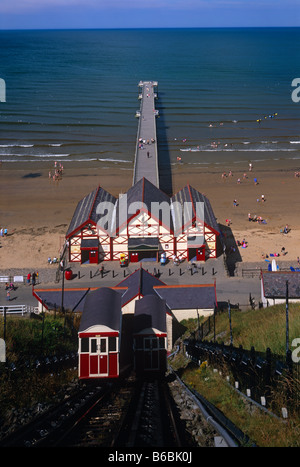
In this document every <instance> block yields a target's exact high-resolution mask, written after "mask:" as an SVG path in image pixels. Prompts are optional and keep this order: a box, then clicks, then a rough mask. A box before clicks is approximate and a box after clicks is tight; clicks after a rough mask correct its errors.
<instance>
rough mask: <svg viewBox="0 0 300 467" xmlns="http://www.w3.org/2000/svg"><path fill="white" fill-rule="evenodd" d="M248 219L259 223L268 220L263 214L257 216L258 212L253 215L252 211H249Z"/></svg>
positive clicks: (264, 222)
mask: <svg viewBox="0 0 300 467" xmlns="http://www.w3.org/2000/svg"><path fill="white" fill-rule="evenodd" d="M248 221H249V222H258V223H259V224H262V223H263V224H266V221H265V220H264V219H263V218H262V217H261V216H257V215H256V214H254V216H251V214H250V212H249V213H248Z"/></svg>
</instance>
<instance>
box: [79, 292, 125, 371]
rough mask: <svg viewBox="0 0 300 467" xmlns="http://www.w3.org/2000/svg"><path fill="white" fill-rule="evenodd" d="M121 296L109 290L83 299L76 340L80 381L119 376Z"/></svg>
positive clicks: (92, 293) (90, 294) (93, 293)
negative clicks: (77, 338)
mask: <svg viewBox="0 0 300 467" xmlns="http://www.w3.org/2000/svg"><path fill="white" fill-rule="evenodd" d="M121 325H122V310H121V293H120V291H116V290H113V289H110V288H106V287H103V288H100V289H96V290H94V291H91V292H90V293H89V294H88V295H87V298H86V301H85V304H84V309H83V313H82V317H81V322H80V327H79V332H78V337H79V349H78V357H79V358H78V360H79V364H78V373H79V378H80V379H93V378H117V377H118V376H119V374H120V365H119V357H120V344H121V342H120V336H121Z"/></svg>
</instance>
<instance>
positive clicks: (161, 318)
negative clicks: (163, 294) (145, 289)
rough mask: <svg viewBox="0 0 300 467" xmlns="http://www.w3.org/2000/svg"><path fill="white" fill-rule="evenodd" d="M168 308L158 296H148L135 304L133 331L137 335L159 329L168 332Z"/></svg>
mask: <svg viewBox="0 0 300 467" xmlns="http://www.w3.org/2000/svg"><path fill="white" fill-rule="evenodd" d="M167 311H168V310H167V307H166V302H165V300H162V299H161V298H159V297H158V296H157V295H146V296H145V297H144V298H142V299H141V300H137V301H136V302H135V311H134V319H133V330H134V332H135V333H138V332H141V331H142V330H144V329H149V328H152V329H157V330H158V331H161V332H164V333H165V332H167V320H166V314H167Z"/></svg>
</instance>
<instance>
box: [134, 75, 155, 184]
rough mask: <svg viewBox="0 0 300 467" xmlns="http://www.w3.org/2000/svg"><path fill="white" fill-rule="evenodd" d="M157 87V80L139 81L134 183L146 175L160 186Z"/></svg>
mask: <svg viewBox="0 0 300 467" xmlns="http://www.w3.org/2000/svg"><path fill="white" fill-rule="evenodd" d="M156 87H157V82H156V81H140V82H139V88H140V93H139V98H140V101H141V105H140V110H139V111H137V116H138V118H139V124H138V131H137V141H136V151H135V163H134V171H133V185H135V184H136V183H137V182H138V181H139V180H141V179H142V178H143V177H145V178H147V179H148V180H149V181H150V182H151V183H153V185H155V186H157V188H159V172H158V153H157V141H156V116H157V115H158V111H157V110H156V109H155V98H156V96H157V93H156Z"/></svg>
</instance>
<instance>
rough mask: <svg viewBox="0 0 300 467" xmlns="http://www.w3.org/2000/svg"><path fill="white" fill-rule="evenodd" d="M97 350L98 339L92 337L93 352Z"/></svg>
mask: <svg viewBox="0 0 300 467" xmlns="http://www.w3.org/2000/svg"><path fill="white" fill-rule="evenodd" d="M96 352H97V339H91V353H96Z"/></svg>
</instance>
